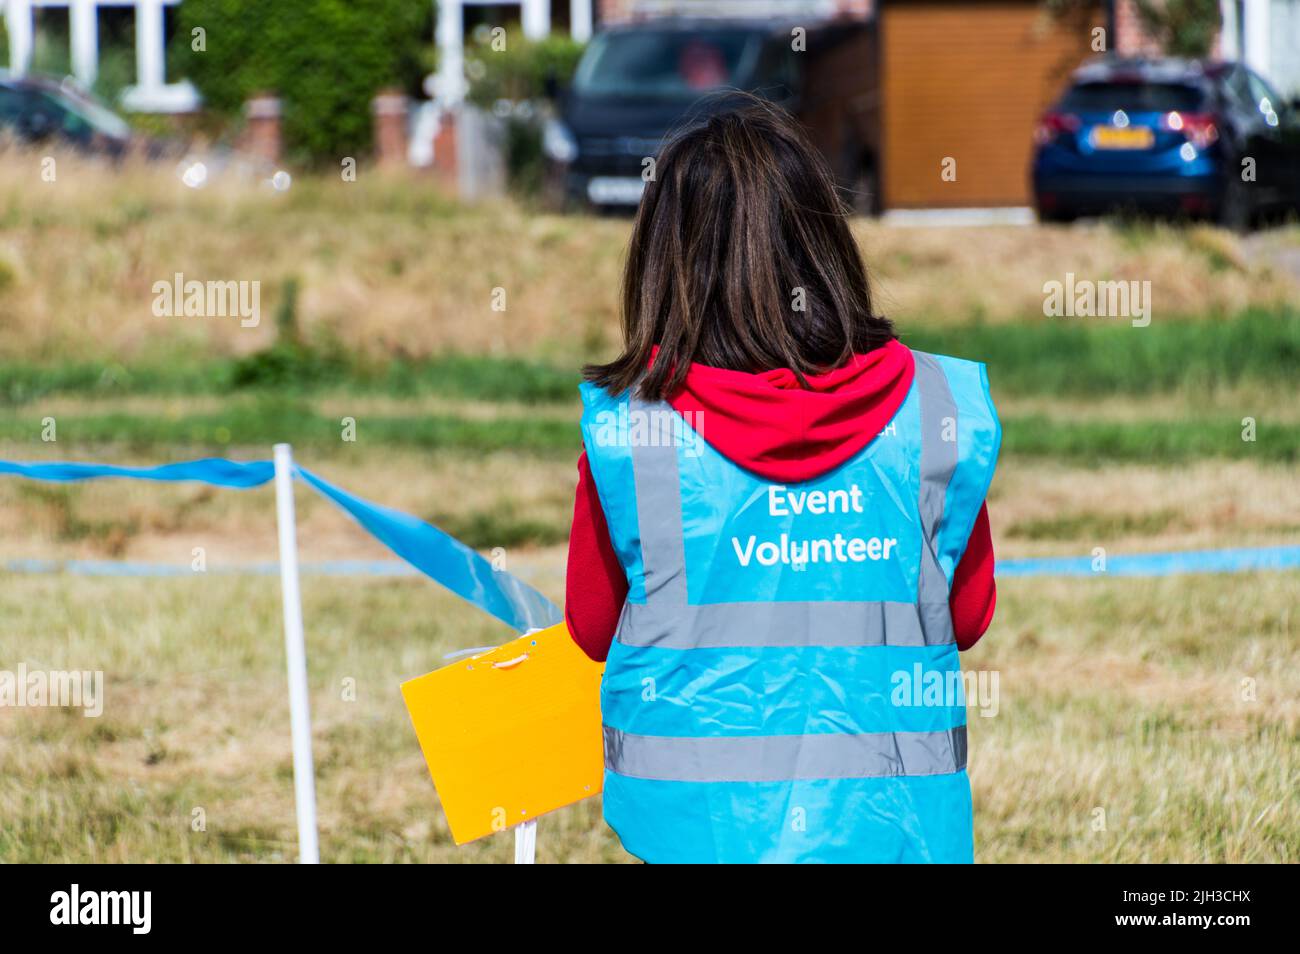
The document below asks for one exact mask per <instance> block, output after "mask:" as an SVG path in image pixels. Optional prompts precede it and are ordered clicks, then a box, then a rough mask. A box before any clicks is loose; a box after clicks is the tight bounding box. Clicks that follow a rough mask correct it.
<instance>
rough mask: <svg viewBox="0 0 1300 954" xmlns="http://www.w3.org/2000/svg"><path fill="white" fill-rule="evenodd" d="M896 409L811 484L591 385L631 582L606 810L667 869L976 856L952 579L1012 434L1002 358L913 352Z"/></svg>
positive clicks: (600, 462) (614, 668) (668, 414)
mask: <svg viewBox="0 0 1300 954" xmlns="http://www.w3.org/2000/svg"><path fill="white" fill-rule="evenodd" d="M915 357H916V374H915V378H914V380H913V384H912V387H911V390H910V392H909V393H908V396H907V398H906V399H905V400H904V402H903V404H902V406H901V407H900V408H899V410H898V412H897V413H896V414H895V415H894V418H893V420H892V421H891V422H890V424H889V425H888V426H887V427H886V428H885V430H884V431H882V432H881V434H880V435H879V436H878V437H877V438H876V439H875V440H873V441H872V442H871V443H870V444H869V445H868V446H867V447H866V448H865V449H863V450H862V451H861V452H860V453H858V454H857V455H856V456H855V457H853V458H852V459H851V460H849V461H848V462H846V463H844V464H842V465H840V466H839V467H837V468H835V469H834V470H832V471H830V472H828V473H826V474H823V475H822V476H820V477H817V478H816V479H814V480H809V481H806V482H803V483H799V484H790V485H783V484H779V483H775V482H773V481H769V480H765V479H764V478H761V477H759V476H757V475H755V474H753V473H751V472H749V471H747V470H745V469H744V468H742V467H740V466H738V465H736V464H734V463H732V462H731V461H730V460H728V459H727V458H725V457H724V456H722V455H721V454H719V453H718V452H717V451H715V450H714V449H713V448H712V447H710V446H709V444H708V443H707V437H708V420H707V419H699V420H689V421H687V420H684V419H683V417H682V416H681V415H680V414H678V413H677V412H676V411H674V410H673V409H672V408H671V407H669V405H667V404H666V403H664V402H653V403H648V402H645V401H642V400H640V399H639V398H636V397H633V396H632V394H631V392H628V393H625V394H623V395H620V396H617V397H615V396H612V395H610V394H608V393H607V392H605V391H603V390H602V389H600V388H597V387H595V386H593V385H590V384H585V385H583V387H582V397H583V403H584V411H583V416H582V432H583V441H584V443H585V445H586V449H587V456H588V460H589V462H590V464H591V470H592V475H593V477H594V478H595V482H596V489H597V493H598V494H599V497H600V502H601V507H602V509H603V510H604V512H605V517H606V519H607V522H608V524H609V529H610V536H611V538H612V541H613V545H614V549H615V551H616V552H617V554H618V557H619V561H620V562H621V564H622V566H623V569H624V570H625V572H626V573H627V579H628V586H629V592H628V597H627V602H626V604H625V605H624V607H623V613H622V616H621V618H620V620H619V625H618V632H617V634H616V637H615V640H614V643H613V645H612V646H611V648H610V652H609V657H608V661H607V663H606V666H605V675H604V679H603V682H602V684H601V712H602V719H603V722H604V736H605V793H604V810H605V818H606V820H607V821H608V822H609V824H610V826H611V827H612V828H613V829H614V830H615V831H616V832H617V833H618V835H619V837H620V838H621V839H622V841H623V845H624V847H625V848H627V850H628V851H630V852H631V853H632V854H634V855H636V856H638V857H639V858H642V859H644V860H646V861H652V862H750V861H764V862H795V861H820V862H868V861H936V862H970V861H972V860H973V853H974V852H973V844H972V820H971V796H970V783H969V780H968V779H967V776H966V700H965V694H964V692H963V685H962V680H961V666H960V663H959V662H958V659H957V646H956V644H955V642H954V641H953V630H952V618H951V615H950V613H949V610H948V593H949V588H950V585H951V583H952V575H953V570H954V568H955V567H956V566H957V562H958V561H959V560H960V559H961V555H962V552H963V550H964V548H965V546H966V541H967V539H968V538H969V536H970V532H971V528H972V527H973V526H974V523H975V519H976V517H977V515H978V513H979V509H980V506H981V504H982V502H983V500H984V497H985V494H986V492H987V491H988V486H989V482H990V480H991V479H992V477H993V468H994V465H995V463H996V460H997V453H998V446H999V444H1000V441H1001V428H1000V426H999V424H998V419H997V413H996V411H995V410H994V408H993V402H992V400H991V399H990V397H989V391H988V379H987V377H986V376H985V371H984V366H983V365H982V364H975V363H973V362H969V361H961V360H958V359H955V358H948V357H941V356H937V355H927V354H923V353H921V352H915Z"/></svg>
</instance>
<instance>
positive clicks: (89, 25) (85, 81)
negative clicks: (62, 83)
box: [68, 0, 99, 88]
mask: <svg viewBox="0 0 1300 954" xmlns="http://www.w3.org/2000/svg"><path fill="white" fill-rule="evenodd" d="M95 3H96V0H72V5H71V6H70V7H69V8H68V28H69V30H70V31H71V33H72V75H74V76H75V77H77V79H78V80H80V81H81V84H82V85H83V86H85V87H87V88H89V87H90V86H91V85H93V84H94V82H95V74H96V73H97V72H98V71H99V18H98V14H97V13H96V10H95Z"/></svg>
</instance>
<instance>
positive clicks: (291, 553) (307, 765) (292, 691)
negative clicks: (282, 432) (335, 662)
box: [275, 444, 320, 865]
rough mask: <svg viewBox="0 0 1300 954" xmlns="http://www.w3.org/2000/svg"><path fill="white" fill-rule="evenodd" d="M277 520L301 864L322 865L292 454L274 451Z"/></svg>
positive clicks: (282, 446) (279, 446)
mask: <svg viewBox="0 0 1300 954" xmlns="http://www.w3.org/2000/svg"><path fill="white" fill-rule="evenodd" d="M275 516H276V523H277V525H278V526H279V530H280V591H281V597H282V599H283V601H284V653H285V659H286V665H287V668H288V671H289V721H290V726H291V729H292V732H293V792H294V804H295V805H296V807H297V811H298V861H299V862H300V863H301V864H304V865H314V864H318V863H319V862H320V849H319V848H318V847H317V844H316V771H315V768H314V766H313V765H312V758H311V710H310V708H309V705H308V698H307V649H306V645H305V644H304V641H303V635H302V594H301V593H300V592H299V590H298V532H297V527H296V524H295V517H294V512H293V450H292V448H290V446H289V445H288V444H276V445H275Z"/></svg>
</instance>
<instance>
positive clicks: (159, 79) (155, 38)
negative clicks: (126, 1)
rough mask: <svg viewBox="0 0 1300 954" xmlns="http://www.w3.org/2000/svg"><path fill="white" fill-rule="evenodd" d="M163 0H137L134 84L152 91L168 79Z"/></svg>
mask: <svg viewBox="0 0 1300 954" xmlns="http://www.w3.org/2000/svg"><path fill="white" fill-rule="evenodd" d="M163 55H164V54H163V8H162V0H136V5H135V85H136V88H137V89H139V90H141V91H143V92H145V93H147V94H150V95H153V94H156V93H157V91H158V90H159V89H161V88H162V87H163V85H164V84H165V83H166V73H167V69H166V66H165V65H164V61H163Z"/></svg>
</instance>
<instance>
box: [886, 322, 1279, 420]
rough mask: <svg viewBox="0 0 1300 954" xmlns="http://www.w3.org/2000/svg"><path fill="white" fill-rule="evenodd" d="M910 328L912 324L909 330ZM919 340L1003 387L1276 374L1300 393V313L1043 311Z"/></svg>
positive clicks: (1194, 382)
mask: <svg viewBox="0 0 1300 954" xmlns="http://www.w3.org/2000/svg"><path fill="white" fill-rule="evenodd" d="M905 330H906V329H905ZM903 341H904V342H905V343H906V344H907V345H908V346H910V347H912V348H917V349H919V350H922V351H934V352H938V353H941V354H951V355H954V356H957V357H962V358H970V359H972V360H975V361H983V362H984V363H986V364H987V365H988V367H989V380H990V383H991V384H992V386H993V388H994V391H995V393H997V392H1005V393H1012V394H1018V395H1060V396H1066V395H1068V396H1096V395H1103V394H1115V393H1121V394H1156V393H1167V392H1171V391H1178V390H1183V391H1202V390H1212V389H1215V388H1220V387H1227V386H1230V385H1234V384H1239V383H1242V382H1246V381H1259V382H1275V383H1277V384H1278V385H1279V386H1281V387H1283V388H1284V389H1285V395H1286V399H1287V400H1291V401H1295V400H1297V399H1298V398H1300V311H1295V310H1290V309H1288V310H1279V311H1276V312H1273V311H1262V310H1257V311H1248V312H1244V313H1242V314H1241V315H1238V316H1236V317H1234V318H1232V319H1230V320H1228V319H1225V320H1222V321H1211V320H1199V321H1164V322H1162V321H1160V319H1159V316H1158V314H1157V316H1156V317H1155V318H1153V320H1152V323H1151V324H1150V325H1149V326H1147V327H1145V328H1134V327H1132V325H1131V324H1130V323H1129V322H1128V320H1127V319H1119V318H1115V319H1106V318H1072V319H1066V318H1043V319H1042V320H1041V321H1039V322H1033V323H1022V324H1015V325H964V326H955V327H950V328H945V329H943V330H942V331H938V330H933V331H932V330H925V329H918V330H916V331H914V332H912V333H908V334H905V335H904V336H903Z"/></svg>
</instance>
